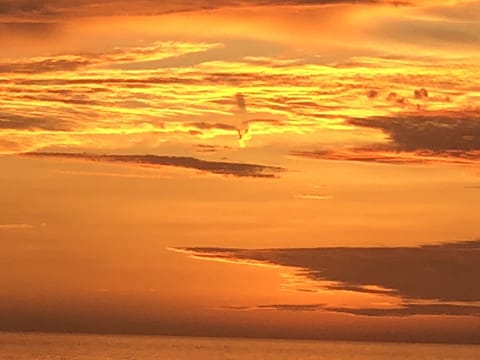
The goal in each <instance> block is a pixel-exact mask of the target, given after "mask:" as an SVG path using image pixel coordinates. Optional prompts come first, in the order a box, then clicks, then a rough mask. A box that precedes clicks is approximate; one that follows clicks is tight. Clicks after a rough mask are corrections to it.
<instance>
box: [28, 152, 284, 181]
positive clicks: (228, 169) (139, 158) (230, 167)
mask: <svg viewBox="0 0 480 360" xmlns="http://www.w3.org/2000/svg"><path fill="white" fill-rule="evenodd" d="M24 155H26V156H29V157H38V158H56V159H72V160H88V161H100V162H109V163H118V164H133V165H139V166H148V167H162V166H174V167H182V168H187V169H194V170H200V171H204V172H209V173H212V174H218V175H232V176H237V177H254V178H275V177H277V176H278V175H279V174H280V173H282V172H284V171H285V169H283V168H281V167H275V166H267V165H257V164H248V163H235V162H225V161H207V160H200V159H197V158H193V157H182V156H159V155H96V154H75V153H40V152H38V153H27V154H24Z"/></svg>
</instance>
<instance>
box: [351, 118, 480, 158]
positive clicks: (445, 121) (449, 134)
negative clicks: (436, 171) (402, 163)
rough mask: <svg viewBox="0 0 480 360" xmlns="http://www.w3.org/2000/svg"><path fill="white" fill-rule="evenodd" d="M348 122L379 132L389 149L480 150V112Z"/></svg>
mask: <svg viewBox="0 0 480 360" xmlns="http://www.w3.org/2000/svg"><path fill="white" fill-rule="evenodd" d="M348 124H350V125H355V126H359V127H367V128H372V129H378V130H381V131H383V132H384V133H385V134H386V135H388V136H389V138H390V141H391V143H390V146H391V148H392V150H397V151H416V150H430V151H434V152H438V153H442V152H447V151H451V150H452V151H454V150H459V151H469V150H480V113H478V112H475V113H472V114H471V115H470V116H468V115H462V114H445V115H444V114H438V115H436V114H435V113H432V114H428V115H422V114H418V115H415V114H411V115H410V114H406V115H399V116H397V117H391V116H386V117H372V118H367V119H350V120H349V121H348Z"/></svg>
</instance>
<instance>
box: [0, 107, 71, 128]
mask: <svg viewBox="0 0 480 360" xmlns="http://www.w3.org/2000/svg"><path fill="white" fill-rule="evenodd" d="M73 127H74V124H73V123H71V122H69V121H67V120H62V119H54V118H48V117H42V116H27V115H17V114H10V113H4V112H1V111H0V130H49V131H68V130H72V128H73Z"/></svg>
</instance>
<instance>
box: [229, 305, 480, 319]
mask: <svg viewBox="0 0 480 360" xmlns="http://www.w3.org/2000/svg"><path fill="white" fill-rule="evenodd" d="M223 309H226V310H240V311H252V310H277V311H300V312H305V311H329V312H336V313H344V314H351V315H359V316H373V317H376V316H394V317H405V316H419V315H420V316H439V315H444V316H480V306H476V305H455V304H435V303H432V304H411V303H410V304H408V303H407V304H403V305H402V306H400V307H396V308H347V307H335V306H328V305H325V304H273V305H270V304H268V305H256V306H228V307H224V308H223Z"/></svg>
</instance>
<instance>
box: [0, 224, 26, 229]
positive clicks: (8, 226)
mask: <svg viewBox="0 0 480 360" xmlns="http://www.w3.org/2000/svg"><path fill="white" fill-rule="evenodd" d="M32 228H33V225H30V224H0V230H25V229H32Z"/></svg>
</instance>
